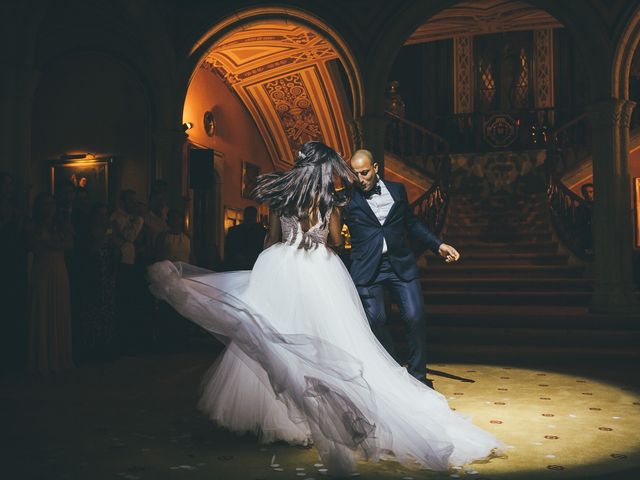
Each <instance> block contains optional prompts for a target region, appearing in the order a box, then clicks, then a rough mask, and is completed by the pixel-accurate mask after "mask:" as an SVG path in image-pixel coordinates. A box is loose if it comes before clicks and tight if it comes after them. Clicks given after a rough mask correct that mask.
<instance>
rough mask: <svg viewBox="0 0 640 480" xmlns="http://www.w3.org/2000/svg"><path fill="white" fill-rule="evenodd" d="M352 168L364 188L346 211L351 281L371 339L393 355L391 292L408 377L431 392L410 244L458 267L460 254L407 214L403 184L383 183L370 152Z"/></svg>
mask: <svg viewBox="0 0 640 480" xmlns="http://www.w3.org/2000/svg"><path fill="white" fill-rule="evenodd" d="M351 168H352V169H353V171H354V172H355V174H356V175H357V177H358V182H359V183H360V186H361V187H362V190H361V191H356V192H355V194H354V196H353V198H352V200H351V202H349V204H348V205H347V207H346V208H345V209H344V222H345V223H346V224H347V226H348V227H349V232H350V234H351V244H352V249H351V277H352V278H353V282H354V283H355V284H356V287H357V289H358V294H359V295H360V299H361V300H362V305H363V307H364V310H365V312H366V314H367V318H368V320H369V324H370V325H371V329H372V330H373V333H374V334H375V335H376V337H377V338H378V340H379V341H380V343H382V345H383V346H384V348H386V350H387V351H388V352H389V353H390V354H391V355H393V354H394V349H393V341H392V340H391V336H390V334H389V331H388V330H387V327H386V320H387V318H386V313H385V305H384V291H385V289H387V290H388V291H389V293H390V294H391V295H392V298H393V299H394V300H395V302H396V303H397V304H398V307H399V308H400V316H401V318H402V321H403V322H404V324H405V325H406V329H407V332H406V335H407V343H408V346H409V358H408V371H409V373H410V374H411V375H413V376H414V377H415V378H417V379H418V380H420V381H421V382H423V383H424V384H426V385H427V386H429V387H431V388H433V383H432V381H431V380H429V379H427V378H426V373H427V370H426V363H427V359H426V350H425V349H426V345H425V343H426V331H425V316H424V300H423V296H422V295H423V293H422V286H421V284H420V279H419V271H418V266H417V265H416V258H415V256H414V255H413V253H412V252H411V250H410V248H409V245H408V238H407V237H409V236H410V237H412V238H413V239H415V240H417V241H418V242H420V243H421V244H422V245H423V246H424V247H425V248H428V249H429V250H431V251H433V252H434V253H436V254H439V255H440V256H441V257H444V258H445V259H446V261H447V262H455V261H456V260H458V258H460V254H459V253H458V252H457V251H456V249H455V248H453V247H452V246H450V245H447V244H445V243H442V241H441V240H440V239H439V238H438V237H436V236H435V235H434V234H433V233H432V232H431V231H430V230H429V229H428V228H427V227H426V226H425V225H423V224H422V223H421V222H420V221H419V220H418V218H417V217H416V216H415V215H414V214H413V212H412V211H411V209H410V208H409V202H408V200H407V192H406V190H405V187H404V185H402V184H401V183H395V182H389V181H384V182H383V181H382V180H381V179H380V177H378V164H377V163H376V162H375V161H374V159H373V155H372V154H371V152H369V151H368V150H358V151H357V152H355V153H354V154H353V157H351Z"/></svg>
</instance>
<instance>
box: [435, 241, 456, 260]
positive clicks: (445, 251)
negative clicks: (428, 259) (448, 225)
mask: <svg viewBox="0 0 640 480" xmlns="http://www.w3.org/2000/svg"><path fill="white" fill-rule="evenodd" d="M438 253H439V254H440V256H441V257H442V258H444V261H445V262H447V263H451V262H457V261H458V259H459V258H460V254H459V253H458V251H457V250H456V249H455V248H453V247H452V246H451V245H447V244H446V243H443V244H442V245H440V248H439V249H438Z"/></svg>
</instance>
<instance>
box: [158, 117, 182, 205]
mask: <svg viewBox="0 0 640 480" xmlns="http://www.w3.org/2000/svg"><path fill="white" fill-rule="evenodd" d="M186 139H187V136H186V134H185V133H184V132H183V131H182V130H177V129H176V130H157V131H156V132H154V134H153V143H154V147H155V163H154V168H153V170H155V173H154V176H155V178H156V179H163V180H166V181H167V183H168V184H169V187H168V197H169V198H168V199H167V200H168V201H169V204H170V205H171V204H173V205H180V203H179V202H180V200H181V196H182V183H183V181H184V180H185V179H184V178H183V171H185V170H184V169H183V163H184V161H185V158H184V145H185V141H186Z"/></svg>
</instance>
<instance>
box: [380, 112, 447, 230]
mask: <svg viewBox="0 0 640 480" xmlns="http://www.w3.org/2000/svg"><path fill="white" fill-rule="evenodd" d="M385 115H386V121H387V125H386V131H385V142H384V146H385V152H388V153H391V154H393V155H395V156H397V157H398V158H399V159H400V160H401V161H403V162H404V163H405V164H406V165H408V166H409V167H411V168H413V169H415V170H418V171H419V172H421V173H423V174H425V175H426V176H428V177H429V178H431V179H432V180H433V183H432V185H431V187H430V188H429V189H428V190H427V191H426V192H425V193H423V194H422V195H420V197H418V198H417V199H416V200H415V201H414V202H413V203H412V204H411V205H410V208H411V209H412V210H413V211H414V213H415V214H416V215H417V216H418V218H420V219H421V220H422V221H423V222H424V223H425V224H426V225H427V226H428V227H429V229H430V230H431V231H432V232H434V233H435V234H439V233H440V232H441V231H442V228H443V227H444V222H445V218H446V214H447V206H448V205H449V191H450V179H451V157H450V156H449V152H450V148H449V142H447V141H446V140H445V139H444V138H442V137H441V136H440V135H438V134H437V133H434V132H432V131H431V130H429V129H427V128H425V127H423V126H421V125H418V124H417V123H414V122H411V121H409V120H406V119H404V118H401V117H399V116H397V115H394V114H393V113H391V112H386V113H385Z"/></svg>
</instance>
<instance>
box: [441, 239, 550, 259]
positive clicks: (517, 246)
mask: <svg viewBox="0 0 640 480" xmlns="http://www.w3.org/2000/svg"><path fill="white" fill-rule="evenodd" d="M447 240H448V239H447ZM454 246H455V247H456V248H457V249H458V250H459V251H460V252H461V253H464V254H465V255H470V254H474V253H510V254H514V253H534V252H535V253H555V252H557V251H558V248H559V246H558V242H554V241H547V242H481V241H479V240H474V239H464V240H459V241H458V242H457V243H455V244H454Z"/></svg>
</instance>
